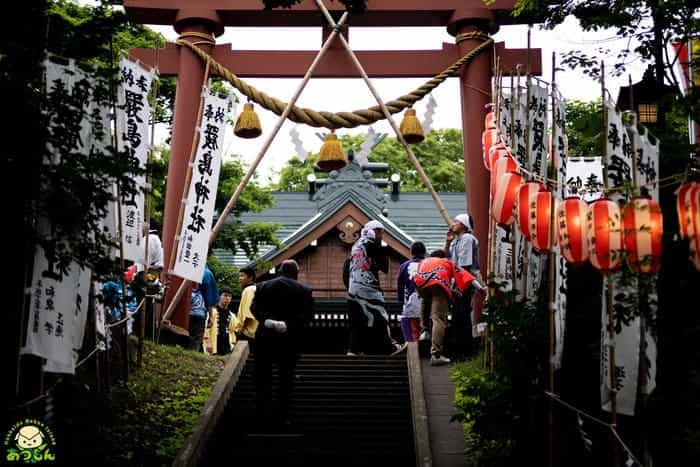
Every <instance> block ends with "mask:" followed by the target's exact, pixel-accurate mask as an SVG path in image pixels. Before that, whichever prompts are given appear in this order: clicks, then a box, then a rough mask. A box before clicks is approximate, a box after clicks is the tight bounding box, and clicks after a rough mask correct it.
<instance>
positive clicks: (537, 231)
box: [528, 189, 558, 253]
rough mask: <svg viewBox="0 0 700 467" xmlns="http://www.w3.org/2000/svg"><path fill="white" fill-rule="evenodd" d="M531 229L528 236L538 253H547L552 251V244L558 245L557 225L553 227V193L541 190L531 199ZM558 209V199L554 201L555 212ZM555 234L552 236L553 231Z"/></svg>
mask: <svg viewBox="0 0 700 467" xmlns="http://www.w3.org/2000/svg"><path fill="white" fill-rule="evenodd" d="M529 204H530V207H529V211H530V216H529V217H530V227H529V229H528V235H529V238H530V242H532V247H533V248H534V249H535V250H537V251H538V252H540V253H541V252H546V251H549V250H551V249H552V246H553V245H552V242H554V243H556V241H557V235H556V223H554V225H552V192H551V191H549V190H546V189H544V190H541V191H538V192H536V193H535V194H534V195H533V196H531V197H530V203H529ZM557 207H558V203H557V199H554V210H555V212H556V209H557ZM552 229H555V234H554V235H551V230H552Z"/></svg>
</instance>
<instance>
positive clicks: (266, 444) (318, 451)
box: [200, 354, 416, 467]
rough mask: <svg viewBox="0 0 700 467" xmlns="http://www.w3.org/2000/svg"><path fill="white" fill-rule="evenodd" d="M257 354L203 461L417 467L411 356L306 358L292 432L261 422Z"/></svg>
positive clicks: (298, 381)
mask: <svg viewBox="0 0 700 467" xmlns="http://www.w3.org/2000/svg"><path fill="white" fill-rule="evenodd" d="M253 359H254V355H251V356H250V357H249V358H248V360H247V362H246V364H245V367H244V369H243V371H242V373H241V376H240V378H239V380H238V382H237V384H236V387H235V388H234V390H233V392H232V394H231V396H230V398H229V400H228V401H227V404H226V408H225V411H224V414H223V416H222V418H221V422H220V423H219V424H218V426H217V427H216V428H215V430H214V433H213V434H212V437H211V438H210V440H209V442H208V443H207V446H206V449H204V450H203V459H202V462H200V465H212V464H211V463H213V462H215V459H221V460H223V462H224V463H225V464H226V465H279V466H282V465H299V466H301V465H328V466H331V467H337V466H357V465H363V466H367V467H369V466H373V465H415V464H416V460H415V453H414V441H413V440H414V436H413V425H412V415H411V395H410V388H409V379H408V370H407V364H406V355H405V354H401V355H397V356H394V357H385V356H360V357H347V356H345V355H328V354H305V355H303V356H302V357H301V360H300V362H299V364H298V366H297V372H296V374H297V377H296V383H295V385H296V386H295V392H294V397H293V400H292V407H291V418H292V421H293V424H292V426H291V427H288V428H284V429H282V428H280V429H270V428H269V427H268V428H262V427H260V426H259V423H257V422H256V419H255V391H254V384H253V367H254V364H253V363H254V362H253ZM275 378H276V375H275ZM273 381H274V379H273ZM273 403H274V401H273ZM210 462H211V463H210ZM218 462H221V461H218ZM218 462H217V463H218Z"/></svg>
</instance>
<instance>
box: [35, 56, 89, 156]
mask: <svg viewBox="0 0 700 467" xmlns="http://www.w3.org/2000/svg"><path fill="white" fill-rule="evenodd" d="M55 60H59V59H57V58H55V57H50V58H49V59H47V60H45V61H44V68H45V77H46V96H47V100H48V101H49V106H48V138H47V148H48V150H49V152H50V153H51V154H52V156H53V157H52V160H51V163H53V164H58V163H60V162H61V159H62V158H64V157H70V156H71V155H73V154H86V153H87V152H88V149H89V146H88V141H87V138H88V134H89V132H90V125H89V121H88V119H87V118H85V115H84V113H85V112H86V111H87V107H88V106H89V105H90V102H91V97H92V91H93V86H94V82H93V81H94V79H93V78H92V77H90V76H89V75H87V74H86V73H85V72H84V71H82V70H81V69H80V68H78V67H77V65H76V63H75V61H74V60H72V59H71V60H68V61H67V63H66V64H61V63H56V61H55Z"/></svg>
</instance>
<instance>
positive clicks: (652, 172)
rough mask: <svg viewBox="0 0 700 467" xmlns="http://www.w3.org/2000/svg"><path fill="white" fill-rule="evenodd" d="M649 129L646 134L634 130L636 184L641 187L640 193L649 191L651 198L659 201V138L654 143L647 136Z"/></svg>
mask: <svg viewBox="0 0 700 467" xmlns="http://www.w3.org/2000/svg"><path fill="white" fill-rule="evenodd" d="M648 134H649V130H647V133H646V134H643V135H640V134H639V133H638V132H636V131H635V132H634V135H635V143H636V144H635V146H636V149H637V154H636V155H635V157H636V158H637V161H636V162H637V185H638V186H640V187H641V188H642V193H644V192H646V193H649V196H651V199H653V200H654V201H656V202H657V203H658V202H659V183H658V178H659V173H658V171H659V140H658V139H656V144H654V143H652V142H651V140H650V139H649V138H648Z"/></svg>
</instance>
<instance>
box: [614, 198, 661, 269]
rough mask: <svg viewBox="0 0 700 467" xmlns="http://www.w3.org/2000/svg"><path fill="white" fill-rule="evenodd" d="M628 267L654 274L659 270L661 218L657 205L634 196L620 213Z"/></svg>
mask: <svg viewBox="0 0 700 467" xmlns="http://www.w3.org/2000/svg"><path fill="white" fill-rule="evenodd" d="M622 223H623V227H624V228H623V235H624V242H625V251H626V252H627V263H628V264H629V266H630V268H632V270H634V271H637V272H641V273H655V272H658V271H659V269H661V237H662V235H663V216H662V214H661V208H660V207H659V203H657V202H656V201H654V200H652V199H649V198H647V197H644V196H635V197H633V198H632V199H631V200H630V202H629V203H627V204H626V205H625V207H624V208H623V209H622Z"/></svg>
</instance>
